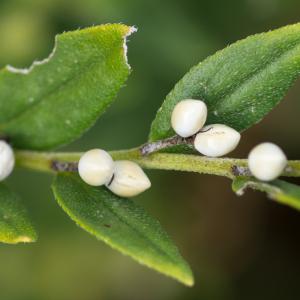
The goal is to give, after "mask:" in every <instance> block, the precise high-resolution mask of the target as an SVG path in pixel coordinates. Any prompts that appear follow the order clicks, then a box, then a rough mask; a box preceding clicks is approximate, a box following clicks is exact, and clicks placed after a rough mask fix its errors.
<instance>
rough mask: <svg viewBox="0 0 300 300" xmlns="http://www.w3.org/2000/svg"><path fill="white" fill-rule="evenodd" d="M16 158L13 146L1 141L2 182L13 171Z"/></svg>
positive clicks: (0, 172) (0, 175) (0, 166)
mask: <svg viewBox="0 0 300 300" xmlns="http://www.w3.org/2000/svg"><path fill="white" fill-rule="evenodd" d="M14 165H15V156H14V152H13V150H12V148H11V146H10V145H9V144H8V143H6V142H5V141H0V181H2V180H4V179H6V178H7V177H8V176H9V175H10V174H11V172H12V171H13V168H14Z"/></svg>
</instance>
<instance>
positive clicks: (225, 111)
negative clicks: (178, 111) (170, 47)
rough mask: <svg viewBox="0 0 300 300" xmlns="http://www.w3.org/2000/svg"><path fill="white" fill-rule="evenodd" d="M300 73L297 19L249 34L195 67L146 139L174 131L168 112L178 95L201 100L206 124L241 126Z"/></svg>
mask: <svg viewBox="0 0 300 300" xmlns="http://www.w3.org/2000/svg"><path fill="white" fill-rule="evenodd" d="M299 74H300V23H298V24H295V25H290V26H286V27H283V28H280V29H277V30H274V31H270V32H267V33H262V34H257V35H254V36H250V37H248V38H246V39H244V40H241V41H238V42H236V43H234V44H232V45H231V46H229V47H227V48H225V49H224V50H222V51H219V52H217V53H216V54H214V55H212V56H211V57H208V58H207V59H206V60H204V61H203V62H202V63H200V64H198V65H197V66H195V67H193V68H192V69H191V70H190V71H189V72H188V73H187V74H186V75H185V76H184V77H183V78H182V79H181V80H180V81H179V82H178V83H177V84H176V86H175V87H174V89H173V90H172V91H171V92H170V93H169V94H168V96H167V97H166V99H165V101H164V103H163V105H162V107H161V108H160V110H159V111H158V112H157V115H156V118H155V120H154V121H153V123H152V127H151V132H150V137H149V138H150V140H152V141H153V140H159V139H162V138H166V137H169V136H172V135H174V131H173V130H172V128H171V124H170V118H171V113H172V110H173V108H174V106H175V105H176V103H177V102H179V101H180V100H182V99H185V98H194V99H202V100H203V101H205V102H206V104H207V106H208V120H207V124H213V123H221V124H226V125H229V126H231V127H233V128H235V129H236V130H239V131H242V130H245V129H247V128H248V127H250V126H252V125H253V124H255V123H257V122H259V121H260V120H261V119H262V118H263V117H264V116H265V115H266V114H267V113H268V112H269V111H270V110H271V109H272V108H273V107H274V106H275V105H276V104H277V103H278V102H279V101H280V100H281V99H282V97H283V96H284V95H285V93H286V92H287V90H288V89H289V87H290V86H291V85H292V84H293V82H294V81H295V80H296V79H297V78H298V76H299Z"/></svg>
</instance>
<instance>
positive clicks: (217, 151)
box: [171, 99, 287, 181]
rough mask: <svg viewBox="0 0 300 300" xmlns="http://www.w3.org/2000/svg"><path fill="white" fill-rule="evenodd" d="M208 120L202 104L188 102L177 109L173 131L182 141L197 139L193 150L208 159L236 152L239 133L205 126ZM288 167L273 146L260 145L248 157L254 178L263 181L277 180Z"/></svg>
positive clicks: (182, 103)
mask: <svg viewBox="0 0 300 300" xmlns="http://www.w3.org/2000/svg"><path fill="white" fill-rule="evenodd" d="M206 118H207V107H206V105H205V103H204V102H203V101H201V100H194V99H185V100H182V101H180V102H178V103H177V104H176V106H175V107H174V110H173V112H172V117H171V124H172V127H173V129H174V131H175V132H176V133H177V134H178V135H179V136H181V137H183V138H187V137H190V136H193V135H196V136H195V139H194V147H195V149H196V150H197V151H198V152H199V153H201V154H203V155H205V156H210V157H220V156H223V155H225V154H227V153H229V152H231V151H233V150H234V149H235V148H236V147H237V145H238V143H239V141H240V138H241V136H240V133H239V132H237V131H236V130H235V129H233V128H230V127H228V126H226V125H222V124H212V125H207V126H204V124H205V122H206ZM203 126H204V127H203ZM286 165H287V158H286V156H285V154H284V152H283V151H282V150H281V149H280V148H279V147H278V146H277V145H275V144H272V143H262V144H260V145H257V146H256V147H255V148H254V149H253V150H252V151H251V152H250V154H249V157H248V166H249V169H250V171H251V173H252V175H253V176H255V177H256V178H257V179H259V180H262V181H271V180H274V179H276V178H277V177H279V176H280V175H281V174H282V172H283V170H284V168H285V167H286Z"/></svg>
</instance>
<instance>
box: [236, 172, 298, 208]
mask: <svg viewBox="0 0 300 300" xmlns="http://www.w3.org/2000/svg"><path fill="white" fill-rule="evenodd" d="M248 187H249V188H252V189H255V190H259V191H261V192H266V193H267V194H268V196H269V197H270V198H271V199H273V200H275V201H277V202H279V203H282V204H285V205H288V206H290V207H292V208H295V209H297V210H300V187H299V186H297V185H295V184H292V183H289V182H285V181H283V180H274V181H272V182H262V181H258V180H256V179H254V178H251V177H250V178H246V177H239V178H237V179H235V180H234V181H233V184H232V189H233V190H234V191H235V192H236V193H237V194H243V192H244V190H245V189H246V188H248Z"/></svg>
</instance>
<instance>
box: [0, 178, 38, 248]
mask: <svg viewBox="0 0 300 300" xmlns="http://www.w3.org/2000/svg"><path fill="white" fill-rule="evenodd" d="M36 239H37V234H36V232H35V230H34V228H33V225H32V223H31V221H30V219H29V217H28V214H27V211H26V209H25V208H24V206H23V204H22V203H21V201H20V199H19V197H18V196H17V195H16V194H15V193H14V192H12V191H11V190H10V189H9V188H8V187H6V186H5V185H4V184H0V242H2V243H8V244H17V243H21V242H23V243H28V242H35V241H36Z"/></svg>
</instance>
